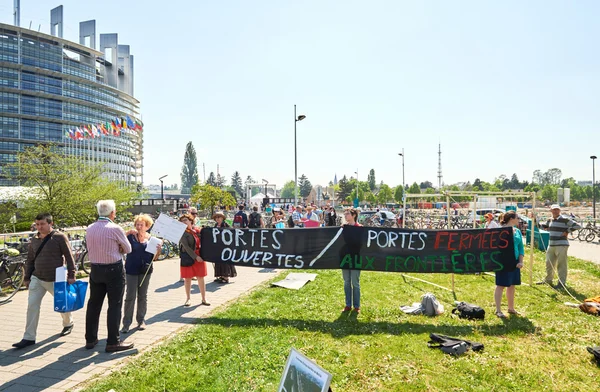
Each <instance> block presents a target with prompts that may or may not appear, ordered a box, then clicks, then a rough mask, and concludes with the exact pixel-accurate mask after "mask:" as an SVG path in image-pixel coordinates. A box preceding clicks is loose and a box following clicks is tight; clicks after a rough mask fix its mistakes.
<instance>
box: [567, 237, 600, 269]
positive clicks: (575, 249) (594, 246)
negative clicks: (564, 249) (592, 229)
mask: <svg viewBox="0 0 600 392" xmlns="http://www.w3.org/2000/svg"><path fill="white" fill-rule="evenodd" d="M599 250H600V244H598V242H583V241H578V240H571V241H570V246H569V256H573V257H577V258H579V259H583V260H588V261H591V262H592V263H595V264H600V252H598V251H599Z"/></svg>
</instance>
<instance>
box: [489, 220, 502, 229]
mask: <svg viewBox="0 0 600 392" xmlns="http://www.w3.org/2000/svg"><path fill="white" fill-rule="evenodd" d="M497 227H500V224H499V223H498V222H496V221H495V220H492V221H489V222H488V223H486V224H485V228H486V229H495V228H497Z"/></svg>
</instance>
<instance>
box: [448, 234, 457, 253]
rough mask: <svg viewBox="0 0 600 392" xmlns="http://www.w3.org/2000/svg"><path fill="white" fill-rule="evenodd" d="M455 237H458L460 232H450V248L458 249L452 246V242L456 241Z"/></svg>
mask: <svg viewBox="0 0 600 392" xmlns="http://www.w3.org/2000/svg"><path fill="white" fill-rule="evenodd" d="M455 237H458V233H456V232H454V233H450V235H449V236H448V250H457V248H453V247H452V243H453V242H454V238H455Z"/></svg>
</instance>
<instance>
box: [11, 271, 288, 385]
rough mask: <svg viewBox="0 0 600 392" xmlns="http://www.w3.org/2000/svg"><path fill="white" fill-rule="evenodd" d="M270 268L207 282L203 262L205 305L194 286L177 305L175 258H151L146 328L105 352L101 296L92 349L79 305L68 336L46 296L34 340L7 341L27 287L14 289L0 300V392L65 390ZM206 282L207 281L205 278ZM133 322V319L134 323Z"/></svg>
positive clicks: (18, 332)
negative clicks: (125, 346)
mask: <svg viewBox="0 0 600 392" xmlns="http://www.w3.org/2000/svg"><path fill="white" fill-rule="evenodd" d="M275 274H276V271H275V270H272V269H258V268H247V267H241V268H238V276H237V278H233V279H232V283H229V284H219V283H214V282H213V281H212V276H213V269H212V267H209V276H207V277H206V279H207V287H206V289H207V300H208V302H209V303H210V304H211V306H209V307H207V306H200V302H201V297H200V291H199V290H198V286H197V285H195V283H194V284H193V285H192V306H190V307H183V306H182V305H183V303H184V302H185V293H184V289H183V283H179V259H170V260H165V261H161V262H157V263H156V265H155V270H154V273H153V274H152V278H151V281H150V288H149V291H148V313H147V316H146V323H147V325H148V327H147V329H146V330H144V331H137V330H136V329H132V330H131V332H130V333H129V334H127V335H123V336H122V337H124V338H126V340H128V341H132V342H135V348H134V349H133V350H130V351H125V352H121V353H114V354H108V353H105V352H104V347H105V346H106V308H107V305H106V301H105V305H104V309H103V311H102V317H101V319H100V329H99V331H100V333H99V339H102V340H100V342H99V343H98V345H97V346H96V348H95V349H93V350H86V349H85V347H84V346H85V338H84V335H85V308H84V309H82V310H79V311H77V312H75V313H74V320H75V328H74V330H73V333H72V334H71V335H69V336H65V337H61V336H59V333H60V331H61V330H62V322H61V318H60V316H59V315H58V314H57V313H55V312H54V311H53V300H52V297H51V296H50V295H46V297H45V298H44V302H43V304H42V310H41V317H40V325H39V327H38V335H37V343H36V344H35V345H34V346H31V347H27V348H25V349H23V350H13V349H12V347H11V345H12V344H13V343H16V342H18V341H20V340H21V338H22V337H23V331H24V329H25V314H26V309H27V291H23V292H20V293H18V294H17V295H16V296H15V297H14V298H13V301H12V302H10V303H7V304H5V305H0V325H1V326H2V327H1V328H0V331H1V333H0V391H2V392H8V391H11V392H12V391H15V392H30V391H66V390H68V389H73V388H75V387H76V386H77V385H78V384H80V383H82V382H84V381H86V380H89V379H90V378H92V377H93V376H95V375H98V374H102V373H104V372H106V371H107V370H108V369H111V368H113V367H114V366H115V365H116V364H118V363H119V362H121V361H123V360H124V359H126V358H129V357H131V356H133V355H137V354H139V353H140V352H142V351H144V350H146V349H148V348H150V347H151V346H153V345H154V344H156V343H157V342H159V341H160V340H162V339H164V338H165V337H168V336H170V335H172V334H174V333H176V332H178V331H180V330H181V329H183V328H186V326H189V325H190V324H193V323H194V322H195V320H196V319H197V318H199V317H203V316H206V315H207V314H208V313H210V312H211V311H213V310H214V309H215V308H216V307H217V306H219V305H222V304H224V303H226V302H228V301H231V300H232V299H235V298H237V297H239V296H240V295H242V294H244V293H246V292H248V291H250V290H251V289H252V288H254V287H256V286H257V285H259V284H261V283H263V282H265V281H267V280H269V279H270V278H272V277H273V276H275ZM208 282H210V283H208ZM134 326H135V324H134Z"/></svg>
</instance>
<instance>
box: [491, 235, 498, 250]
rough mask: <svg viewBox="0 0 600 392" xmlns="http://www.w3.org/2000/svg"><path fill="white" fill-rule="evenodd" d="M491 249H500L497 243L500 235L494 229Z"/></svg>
mask: <svg viewBox="0 0 600 392" xmlns="http://www.w3.org/2000/svg"><path fill="white" fill-rule="evenodd" d="M490 237H491V238H490V249H498V244H497V240H498V239H497V238H496V237H498V232H497V231H494V232H493V233H492V234H491V235H490Z"/></svg>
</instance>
